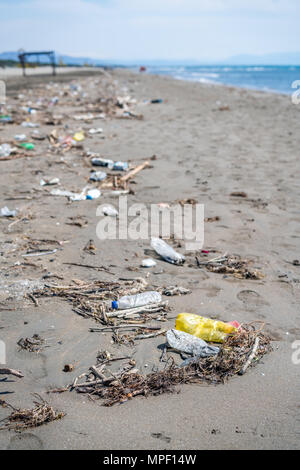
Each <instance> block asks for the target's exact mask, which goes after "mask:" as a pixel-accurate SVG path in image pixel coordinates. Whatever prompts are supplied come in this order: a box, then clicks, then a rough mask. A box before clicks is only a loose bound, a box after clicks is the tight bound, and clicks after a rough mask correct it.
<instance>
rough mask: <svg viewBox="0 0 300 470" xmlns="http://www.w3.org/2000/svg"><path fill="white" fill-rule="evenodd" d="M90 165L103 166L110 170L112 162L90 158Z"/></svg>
mask: <svg viewBox="0 0 300 470" xmlns="http://www.w3.org/2000/svg"><path fill="white" fill-rule="evenodd" d="M92 165H93V166H105V167H108V168H110V169H111V168H112V167H113V166H114V162H113V161H112V160H107V159H105V158H97V157H94V158H92Z"/></svg>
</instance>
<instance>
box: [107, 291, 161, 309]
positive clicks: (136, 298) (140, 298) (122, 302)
mask: <svg viewBox="0 0 300 470" xmlns="http://www.w3.org/2000/svg"><path fill="white" fill-rule="evenodd" d="M161 301H162V298H161V294H160V293H159V292H155V291H147V292H143V293H141V294H136V295H129V296H128V295H127V296H124V297H121V298H120V299H119V300H118V301H116V300H114V301H113V302H112V308H113V309H118V310H121V309H127V308H136V307H142V306H143V305H147V304H155V303H160V302H161Z"/></svg>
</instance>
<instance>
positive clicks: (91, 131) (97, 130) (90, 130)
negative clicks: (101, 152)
mask: <svg viewBox="0 0 300 470" xmlns="http://www.w3.org/2000/svg"><path fill="white" fill-rule="evenodd" d="M102 132H103V129H102V128H101V127H98V128H97V129H94V128H93V129H89V134H91V135H94V134H102Z"/></svg>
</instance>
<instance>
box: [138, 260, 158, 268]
mask: <svg viewBox="0 0 300 470" xmlns="http://www.w3.org/2000/svg"><path fill="white" fill-rule="evenodd" d="M141 266H142V267H143V268H153V266H156V261H154V259H152V258H147V259H143V261H142V263H141Z"/></svg>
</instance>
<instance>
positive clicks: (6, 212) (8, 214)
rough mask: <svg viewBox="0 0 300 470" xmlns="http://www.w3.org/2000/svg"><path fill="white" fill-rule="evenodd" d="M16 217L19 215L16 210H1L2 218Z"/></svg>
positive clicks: (4, 208)
mask: <svg viewBox="0 0 300 470" xmlns="http://www.w3.org/2000/svg"><path fill="white" fill-rule="evenodd" d="M16 215H17V211H16V210H12V211H10V210H9V208H8V207H7V206H5V207H2V209H0V217H15V216H16Z"/></svg>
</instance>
